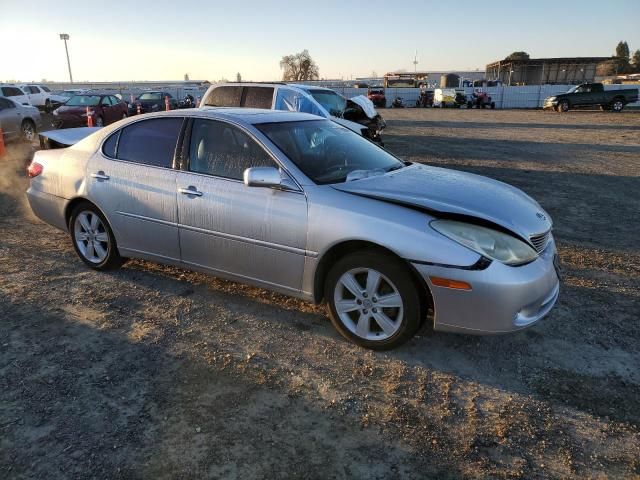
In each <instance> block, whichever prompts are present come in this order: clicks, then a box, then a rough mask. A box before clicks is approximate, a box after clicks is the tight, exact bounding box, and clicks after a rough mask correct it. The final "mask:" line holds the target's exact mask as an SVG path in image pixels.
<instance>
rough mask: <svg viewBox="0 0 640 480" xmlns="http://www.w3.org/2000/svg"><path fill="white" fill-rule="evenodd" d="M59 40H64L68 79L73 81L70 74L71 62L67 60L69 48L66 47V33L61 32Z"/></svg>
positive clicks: (67, 36) (67, 38) (67, 37)
mask: <svg viewBox="0 0 640 480" xmlns="http://www.w3.org/2000/svg"><path fill="white" fill-rule="evenodd" d="M60 40H64V51H65V52H67V67H69V80H70V81H71V83H73V75H71V62H70V61H69V49H68V48H67V40H69V34H68V33H61V34H60Z"/></svg>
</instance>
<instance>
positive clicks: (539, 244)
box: [529, 230, 551, 253]
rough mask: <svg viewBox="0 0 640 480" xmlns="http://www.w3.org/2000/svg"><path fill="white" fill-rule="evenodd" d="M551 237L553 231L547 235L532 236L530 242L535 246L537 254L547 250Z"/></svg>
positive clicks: (546, 233)
mask: <svg viewBox="0 0 640 480" xmlns="http://www.w3.org/2000/svg"><path fill="white" fill-rule="evenodd" d="M550 236H551V230H549V231H548V232H545V233H539V234H538V235H531V236H530V237H529V240H531V243H532V244H533V246H534V248H535V249H536V252H538V253H540V252H542V251H543V250H544V249H545V248H547V244H548V243H549V237H550Z"/></svg>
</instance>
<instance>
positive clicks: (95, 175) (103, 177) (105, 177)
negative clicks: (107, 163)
mask: <svg viewBox="0 0 640 480" xmlns="http://www.w3.org/2000/svg"><path fill="white" fill-rule="evenodd" d="M91 178H97V179H98V180H109V175H105V173H104V172H103V171H102V170H100V171H99V172H98V173H92V174H91Z"/></svg>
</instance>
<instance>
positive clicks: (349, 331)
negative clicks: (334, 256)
mask: <svg viewBox="0 0 640 480" xmlns="http://www.w3.org/2000/svg"><path fill="white" fill-rule="evenodd" d="M325 298H326V299H327V302H328V307H329V314H330V317H331V322H332V323H333V326H334V327H335V328H336V330H338V332H339V333H340V334H341V335H342V336H344V337H345V338H347V339H348V340H350V341H352V342H353V343H355V344H357V345H360V346H362V347H365V348H370V349H373V350H389V349H392V348H395V347H398V346H400V345H402V344H403V343H405V342H407V341H408V340H409V339H411V337H413V335H414V334H415V333H416V331H417V330H418V328H419V327H420V324H421V319H422V316H423V315H422V314H423V312H422V307H421V306H422V302H421V298H420V294H419V292H418V288H417V287H416V285H415V283H414V282H413V281H412V277H411V272H410V271H409V269H408V268H407V266H406V265H404V264H403V263H402V262H401V261H400V260H398V259H396V258H394V257H392V256H390V255H385V254H379V253H377V252H358V253H353V254H350V255H347V256H345V257H343V258H342V259H340V260H339V261H338V262H337V263H336V264H335V265H334V266H333V267H332V268H331V270H330V271H329V274H328V275H327V281H326V284H325Z"/></svg>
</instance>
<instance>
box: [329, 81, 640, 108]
mask: <svg viewBox="0 0 640 480" xmlns="http://www.w3.org/2000/svg"><path fill="white" fill-rule="evenodd" d="M572 87H575V85H529V86H523V87H520V86H518V87H516V86H512V87H505V86H501V87H487V88H483V89H482V90H483V91H485V92H487V93H489V95H491V100H492V101H494V102H496V108H542V104H543V103H544V99H545V98H547V97H550V96H552V95H557V94H559V93H564V92H566V91H567V90H569V89H570V88H572ZM621 88H639V86H637V85H606V86H605V90H619V89H621ZM333 90H335V91H336V92H339V93H341V94H342V95H344V96H345V97H347V98H351V97H355V96H356V95H366V94H367V89H366V88H339V87H338V88H334V89H333ZM456 90H459V91H462V90H464V93H465V94H471V93H473V91H474V89H473V88H471V87H467V88H460V89H456ZM385 96H386V98H387V106H391V102H392V101H393V100H394V99H395V98H396V97H400V98H401V99H402V101H403V102H404V104H405V106H407V107H413V106H414V105H415V104H416V101H417V100H418V97H419V96H420V89H418V88H386V89H385ZM629 106H631V107H640V101H639V102H635V103H631V104H629Z"/></svg>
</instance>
